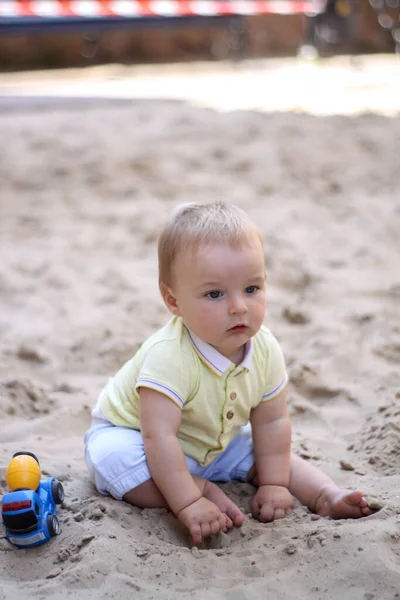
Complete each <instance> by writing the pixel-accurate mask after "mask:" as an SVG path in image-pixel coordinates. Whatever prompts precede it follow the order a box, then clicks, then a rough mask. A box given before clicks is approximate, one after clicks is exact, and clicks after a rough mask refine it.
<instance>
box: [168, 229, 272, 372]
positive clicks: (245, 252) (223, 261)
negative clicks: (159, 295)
mask: <svg viewBox="0 0 400 600" xmlns="http://www.w3.org/2000/svg"><path fill="white" fill-rule="evenodd" d="M173 273H174V285H173V289H171V296H170V298H169V300H170V302H168V300H167V298H166V295H165V294H164V299H165V300H166V303H167V306H168V308H169V309H170V310H171V312H173V313H174V314H176V315H179V316H181V317H182V318H183V321H184V323H185V324H186V326H187V327H188V328H189V329H190V330H191V331H193V332H194V333H195V334H196V335H198V336H199V337H200V338H201V339H202V340H203V341H205V342H207V343H209V344H211V345H212V346H214V348H216V350H218V352H220V353H221V354H222V355H223V356H225V357H226V358H228V359H229V360H231V361H232V362H235V363H238V362H240V361H241V360H242V358H243V350H244V344H245V343H246V342H247V341H248V340H249V339H250V338H251V337H253V336H254V335H255V334H256V333H257V331H258V330H259V329H260V327H261V325H262V322H263V319H264V313H265V304H266V300H265V280H266V275H265V265H264V253H263V248H262V245H261V242H260V240H259V239H258V238H257V237H256V236H254V237H253V238H251V239H250V240H249V241H248V242H247V241H244V242H243V244H242V245H240V246H236V247H235V246H231V245H228V244H226V243H218V242H215V243H213V242H211V243H207V244H204V245H200V246H199V247H198V248H197V249H195V250H194V251H193V252H190V251H189V252H187V251H186V252H183V251H182V252H180V253H179V254H178V256H177V257H176V260H175V264H174V269H173Z"/></svg>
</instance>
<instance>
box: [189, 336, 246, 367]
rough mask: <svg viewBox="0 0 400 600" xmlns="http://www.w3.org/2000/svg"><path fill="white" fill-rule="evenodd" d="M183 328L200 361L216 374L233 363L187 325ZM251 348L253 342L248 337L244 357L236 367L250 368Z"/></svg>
mask: <svg viewBox="0 0 400 600" xmlns="http://www.w3.org/2000/svg"><path fill="white" fill-rule="evenodd" d="M185 329H186V331H187V334H188V337H189V340H190V341H191V343H192V345H193V348H194V349H195V351H196V352H197V354H198V355H199V356H200V358H201V359H202V361H203V362H204V363H205V364H206V365H207V366H208V367H209V368H210V369H211V370H213V371H215V372H216V373H217V374H218V375H222V374H223V373H225V371H226V370H227V369H229V367H230V366H231V365H232V364H233V363H232V361H230V360H229V358H226V356H223V355H222V354H220V352H218V350H216V349H215V348H214V347H213V346H211V345H210V344H207V342H204V341H203V340H202V339H200V338H199V336H198V335H196V334H195V333H193V331H190V330H189V329H188V328H187V327H186V328H185ZM253 350H254V343H253V340H252V339H250V340H249V341H248V342H247V343H246V348H245V354H244V358H243V360H242V362H241V363H240V364H239V365H238V366H237V368H238V369H239V368H241V369H247V370H248V371H249V370H250V366H251V359H252V356H253Z"/></svg>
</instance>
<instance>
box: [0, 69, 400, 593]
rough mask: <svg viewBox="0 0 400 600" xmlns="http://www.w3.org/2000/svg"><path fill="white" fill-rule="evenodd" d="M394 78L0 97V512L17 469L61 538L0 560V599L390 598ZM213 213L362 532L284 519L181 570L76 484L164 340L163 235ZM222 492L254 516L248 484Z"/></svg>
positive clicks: (14, 89) (139, 526) (279, 78)
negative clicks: (36, 481)
mask: <svg viewBox="0 0 400 600" xmlns="http://www.w3.org/2000/svg"><path fill="white" fill-rule="evenodd" d="M399 65H400V63H399V62H398V60H397V61H396V59H395V58H394V57H375V58H374V57H370V58H368V59H367V58H360V59H359V61H358V64H356V65H354V64H352V63H351V62H350V61H349V60H346V59H340V60H339V59H336V60H334V61H323V62H319V63H317V64H312V65H310V64H301V63H296V62H295V61H292V62H290V61H267V62H261V63H244V64H242V65H240V66H238V67H236V68H232V67H231V66H227V65H208V66H207V65H192V66H190V67H188V66H185V67H183V66H181V67H178V66H175V67H163V68H161V67H157V68H153V69H152V68H150V67H146V68H136V69H133V68H131V69H127V68H125V67H118V66H112V67H102V68H101V69H100V68H99V69H93V70H86V71H82V72H80V71H73V72H63V73H36V74H18V75H12V74H10V75H7V76H6V75H4V74H3V75H1V76H0V96H1V97H0V106H1V113H0V131H1V141H2V143H1V146H0V181H1V186H0V227H1V229H0V234H1V240H0V243H1V262H0V290H1V297H0V333H1V335H0V430H1V435H0V494H1V493H4V492H5V491H6V486H5V481H4V470H5V467H6V465H7V464H8V461H9V460H10V458H11V456H12V454H13V453H14V452H15V451H18V450H21V449H24V450H29V451H32V452H35V454H37V456H38V457H39V459H40V462H41V465H42V468H43V472H44V473H45V474H51V475H54V476H56V477H58V478H59V479H60V480H62V481H63V484H64V487H65V491H66V500H65V503H64V504H63V505H62V507H60V508H59V509H58V515H59V518H60V520H61V524H62V533H61V535H60V536H59V537H57V538H55V539H53V540H51V541H50V542H49V543H47V544H45V545H43V546H41V547H38V548H36V549H30V550H17V549H15V548H14V547H12V546H10V545H9V544H8V542H6V540H5V539H4V538H3V539H1V540H0V599H1V600H17V599H18V600H19V599H21V600H25V599H27V598H37V599H45V598H46V599H49V598H50V599H55V598H69V599H72V600H78V599H79V600H80V599H83V600H86V599H89V598H132V597H134V598H138V599H150V598H154V599H155V598H157V599H161V600H172V599H176V598H177V599H179V600H186V599H189V598H190V599H193V600H200V599H203V598H207V600H222V599H227V600H228V599H229V600H264V599H267V600H275V599H276V600H287V599H288V600H289V599H290V600H292V599H293V600H295V599H296V600H299V599H309V598H312V599H321V600H325V599H326V600H330V599H341V600H344V599H346V600H347V599H349V600H350V599H351V600H353V599H354V600H372V599H377V600H378V599H379V600H381V599H384V600H386V599H390V600H394V599H395V598H399V597H400V533H399V531H400V530H399V524H400V467H399V456H400V372H399V363H400V320H399V317H400V309H399V299H400V268H399V250H400V241H399V226H400V191H399V139H400V117H399V114H400V98H399V81H400V78H399V77H398V75H399V70H400V66H399ZM396 77H397V78H396ZM89 96H90V98H91V100H87V99H86V100H85V97H86V98H87V97H89ZM66 97H68V98H69V100H65V98H66ZM102 98H103V99H102ZM104 98H106V99H107V98H108V100H104ZM239 109H243V110H239ZM334 113H337V114H334ZM326 115H328V116H326ZM217 198H221V199H225V200H229V201H232V202H236V203H238V204H239V205H240V206H242V207H243V208H244V209H245V210H247V211H248V212H249V214H250V215H251V216H252V217H253V218H254V219H255V220H256V221H257V223H258V224H259V225H260V227H261V229H262V232H263V235H264V239H265V253H266V262H267V269H268V277H269V289H268V299H269V302H268V313H267V315H266V323H267V324H268V325H269V326H270V327H271V329H272V330H273V332H274V333H275V334H276V336H277V337H278V338H279V340H280V342H281V344H282V346H283V348H284V351H285V355H286V359H287V364H288V369H289V373H290V379H291V382H290V388H289V396H290V411H291V415H292V421H293V429H294V435H293V438H294V441H293V443H294V448H295V449H296V451H297V452H298V453H300V454H301V455H302V456H303V457H305V458H306V459H308V460H311V461H312V462H313V463H315V464H316V465H318V466H319V467H320V468H321V469H323V470H324V471H325V472H326V473H328V474H329V475H331V476H332V477H333V478H334V479H335V480H337V481H338V482H339V483H341V484H342V485H346V486H351V487H356V488H359V489H362V490H364V491H365V492H366V493H367V494H368V495H369V498H370V500H371V502H373V503H374V506H376V507H377V508H379V507H380V510H379V511H377V512H376V513H375V514H374V515H372V516H371V517H368V518H364V519H361V520H358V521H331V520H329V519H320V518H317V517H315V516H314V515H312V514H310V513H309V512H308V510H306V509H305V508H304V507H302V506H300V505H297V506H296V508H295V510H294V511H293V513H292V515H291V516H289V517H288V518H286V519H284V520H282V521H279V522H276V523H273V524H268V525H264V524H260V523H258V522H257V521H255V520H253V519H251V518H247V519H246V521H245V523H244V525H243V527H242V528H241V530H235V531H231V532H229V533H228V534H222V535H220V536H219V537H216V538H214V539H213V540H209V541H207V542H206V543H204V545H203V546H202V547H200V548H199V549H191V548H190V545H189V542H188V538H187V536H186V534H185V532H184V531H183V530H182V528H181V527H179V525H178V524H177V521H176V520H175V518H174V517H173V516H172V515H170V514H167V513H166V511H160V510H139V509H135V508H132V507H129V506H128V505H125V504H123V503H118V502H116V501H114V500H112V499H109V498H103V497H100V496H99V495H98V494H97V493H96V492H95V491H94V489H93V487H92V485H91V483H90V481H89V479H88V477H87V474H86V471H85V466H84V462H83V456H82V454H83V445H82V437H83V434H84V432H85V430H86V428H87V427H88V425H89V422H90V410H91V408H92V406H93V404H94V402H95V399H96V396H97V394H98V392H99V390H100V389H101V387H102V385H103V384H104V382H105V381H106V379H107V377H108V376H109V375H111V374H113V373H114V372H115V371H116V369H118V367H119V366H120V365H121V364H122V363H123V362H124V361H125V360H126V359H128V358H129V357H130V356H131V355H132V353H133V352H134V351H135V349H136V348H137V347H138V346H139V345H140V344H141V342H143V341H144V340H145V339H146V337H147V336H148V335H149V334H150V333H151V332H152V331H154V329H155V328H156V327H158V326H160V325H161V324H163V323H164V322H165V320H166V318H167V313H166V310H165V309H164V308H163V306H162V304H161V301H160V299H159V296H158V290H157V283H156V239H157V235H158V232H159V231H160V228H161V226H162V223H163V222H164V220H165V217H166V215H167V214H168V213H169V211H170V210H171V208H172V207H173V206H174V205H175V204H176V203H178V202H181V201H187V200H195V201H207V200H210V199H217ZM223 489H224V490H225V491H226V492H227V493H228V494H229V495H230V496H231V497H232V498H233V499H235V500H236V501H237V502H238V503H239V505H240V506H241V508H242V509H243V510H244V511H245V512H246V513H248V510H249V501H250V498H251V493H252V488H251V487H250V486H248V485H244V484H238V483H232V484H229V485H223Z"/></svg>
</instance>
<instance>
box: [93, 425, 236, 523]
mask: <svg viewBox="0 0 400 600" xmlns="http://www.w3.org/2000/svg"><path fill="white" fill-rule="evenodd" d="M99 423H100V424H98V425H95V426H92V427H91V429H90V430H89V431H88V432H87V433H86V435H85V458H86V464H87V466H88V469H89V473H90V475H91V478H92V480H93V482H94V483H95V485H96V487H97V489H98V491H99V492H100V493H102V494H110V495H111V496H113V497H114V498H116V499H117V500H125V502H128V503H129V504H133V505H134V506H138V507H140V508H168V505H167V503H166V501H165V498H164V497H163V495H162V494H161V492H160V491H159V489H158V488H157V486H156V485H155V483H154V481H153V480H152V479H151V474H150V471H149V469H148V466H147V461H146V456H145V452H144V445H143V438H142V435H141V433H140V432H139V431H135V430H133V429H128V428H125V427H114V426H113V425H111V423H107V422H106V421H101V422H100V421H99ZM187 461H188V467H189V471H190V472H191V474H192V476H193V479H194V480H195V482H196V484H197V485H198V487H199V490H200V492H201V493H202V494H203V496H204V497H205V498H207V500H210V501H211V502H214V504H216V505H217V506H218V508H219V509H220V511H221V512H223V513H225V514H226V515H227V517H229V519H230V521H231V523H230V527H232V523H233V524H235V525H236V526H240V525H241V524H242V522H243V519H244V515H243V513H242V512H241V511H240V510H239V508H238V507H237V506H236V504H234V502H232V500H230V499H229V498H228V497H227V496H226V494H224V492H223V491H222V490H221V489H219V488H218V487H217V486H216V485H215V484H214V483H211V482H210V481H207V480H206V478H205V477H202V476H199V475H202V471H203V470H204V469H202V468H201V467H200V466H199V465H198V463H197V462H196V461H195V460H193V459H190V458H187ZM228 526H229V525H228Z"/></svg>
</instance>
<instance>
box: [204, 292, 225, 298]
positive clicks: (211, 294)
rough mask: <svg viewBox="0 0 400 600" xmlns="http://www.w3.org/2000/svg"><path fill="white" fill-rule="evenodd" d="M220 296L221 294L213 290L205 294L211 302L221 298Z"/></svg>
mask: <svg viewBox="0 0 400 600" xmlns="http://www.w3.org/2000/svg"><path fill="white" fill-rule="evenodd" d="M221 296H222V292H219V291H218V290H213V291H212V292H208V294H206V297H207V298H211V299H212V300H216V299H217V298H221Z"/></svg>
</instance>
